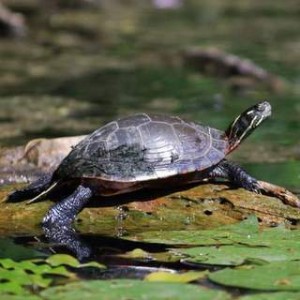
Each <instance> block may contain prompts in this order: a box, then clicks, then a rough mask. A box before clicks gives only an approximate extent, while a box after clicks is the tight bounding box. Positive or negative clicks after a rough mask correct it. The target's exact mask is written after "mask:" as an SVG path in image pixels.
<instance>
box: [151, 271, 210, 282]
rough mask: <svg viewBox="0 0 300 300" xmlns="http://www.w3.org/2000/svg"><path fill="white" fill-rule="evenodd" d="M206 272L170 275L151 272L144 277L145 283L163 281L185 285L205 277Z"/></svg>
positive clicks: (168, 273)
mask: <svg viewBox="0 0 300 300" xmlns="http://www.w3.org/2000/svg"><path fill="white" fill-rule="evenodd" d="M207 274H208V272H207V271H204V272H194V271H190V272H185V273H181V274H179V273H170V272H162V271H158V272H153V273H150V274H149V275H147V276H146V277H145V280H146V281H164V282H181V283H187V282H191V281H195V280H198V279H201V278H204V277H206V276H207Z"/></svg>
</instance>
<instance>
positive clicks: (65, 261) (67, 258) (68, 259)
mask: <svg viewBox="0 0 300 300" xmlns="http://www.w3.org/2000/svg"><path fill="white" fill-rule="evenodd" d="M46 263H48V264H49V265H51V266H53V267H57V266H61V265H66V266H69V267H73V268H77V267H78V266H79V265H80V262H79V261H78V260H77V259H76V258H75V257H73V256H71V255H68V254H54V255H51V256H49V257H48V258H47V259H46Z"/></svg>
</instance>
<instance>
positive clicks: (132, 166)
mask: <svg viewBox="0 0 300 300" xmlns="http://www.w3.org/2000/svg"><path fill="white" fill-rule="evenodd" d="M270 115H271V106H270V104H269V103H268V102H266V101H265V102H261V103H258V104H256V105H254V106H252V107H250V108H248V109H247V110H246V111H245V112H243V113H242V114H241V115H240V116H238V117H237V118H236V119H235V120H234V121H233V122H232V123H231V124H230V125H229V127H228V128H227V130H226V131H225V132H224V131H220V130H218V129H215V128H212V127H209V126H205V125H203V124H199V123H194V122H189V121H185V120H183V119H181V118H179V117H171V116H160V115H150V114H144V113H143V114H138V115H134V116H131V117H127V118H123V119H119V120H117V121H113V122H111V123H108V124H107V125H105V126H103V127H101V128H99V129H97V130H96V131H94V132H93V133H92V134H90V135H89V136H87V137H86V138H85V139H84V140H82V141H81V142H80V143H79V144H78V145H77V146H76V147H74V149H73V150H72V151H71V152H70V153H69V155H68V156H67V157H66V158H65V159H64V160H63V161H62V162H61V164H60V165H59V166H58V168H57V169H56V171H54V173H53V174H51V175H47V176H44V177H42V178H40V179H39V180H37V181H36V182H34V183H32V184H30V185H29V186H28V187H26V188H25V189H23V190H19V191H15V192H14V193H12V194H11V195H10V196H9V197H8V200H9V201H19V200H23V199H30V198H33V197H35V198H34V200H35V199H38V198H41V197H42V196H43V197H44V196H46V195H47V194H49V193H50V192H51V191H53V190H56V191H57V189H58V190H59V189H62V188H64V187H65V186H66V184H67V185H68V186H71V187H72V188H73V192H72V193H71V194H70V195H69V196H68V197H66V198H65V199H62V200H61V201H59V202H57V203H56V204H55V205H54V206H53V207H52V208H51V209H50V210H49V212H48V213H47V214H46V216H45V217H44V219H43V228H44V230H45V233H46V236H48V237H51V238H52V240H54V241H56V242H60V243H69V245H68V246H69V248H71V249H72V250H73V251H75V252H76V254H77V256H79V257H80V258H82V257H84V256H88V255H89V251H88V250H87V249H85V248H84V247H83V248H80V246H79V245H78V243H77V240H76V238H75V237H76V234H75V232H74V230H73V229H72V225H71V224H72V222H73V221H74V219H75V217H76V215H77V214H78V213H79V212H80V211H81V210H82V208H83V207H84V206H85V205H86V204H87V202H88V201H89V200H90V199H91V198H92V197H94V196H97V195H101V196H110V195H116V194H121V193H127V192H132V191H135V190H139V189H143V188H152V187H160V186H163V187H165V186H166V184H170V185H171V184H176V185H179V184H182V185H183V184H187V183H191V182H198V181H199V182H201V181H203V180H206V179H214V178H225V179H227V180H229V181H230V182H232V183H234V184H235V185H236V186H240V187H243V188H245V189H247V190H249V191H253V192H256V193H258V192H259V190H260V189H259V185H258V182H257V180H256V179H255V178H253V177H251V176H250V175H248V174H247V173H246V172H245V171H244V170H243V169H242V168H241V167H240V166H238V165H237V164H235V163H232V162H230V161H228V160H226V159H225V156H226V155H227V154H228V153H230V152H231V151H233V150H234V149H235V148H236V147H237V146H238V145H239V144H240V143H241V141H242V140H244V139H245V138H246V137H247V136H248V135H249V134H250V133H251V132H252V131H253V130H254V129H255V128H256V127H257V126H258V125H259V124H261V122H262V121H264V120H265V119H266V118H267V117H269V116H270ZM70 241H71V243H70Z"/></svg>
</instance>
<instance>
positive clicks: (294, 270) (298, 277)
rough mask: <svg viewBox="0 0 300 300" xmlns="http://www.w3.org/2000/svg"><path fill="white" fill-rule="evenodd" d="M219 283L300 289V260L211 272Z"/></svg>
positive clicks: (261, 288) (242, 286)
mask: <svg viewBox="0 0 300 300" xmlns="http://www.w3.org/2000/svg"><path fill="white" fill-rule="evenodd" d="M208 278H209V279H210V280H211V281H213V282H215V283H218V284H221V285H225V286H231V287H240V288H247V289H253V290H266V291H267V290H268V291H300V261H289V262H284V263H282V262H274V263H269V264H265V265H261V266H255V265H251V266H250V265H248V266H241V267H237V268H235V269H229V268H227V269H223V270H221V271H217V272H214V273H210V274H209V275H208Z"/></svg>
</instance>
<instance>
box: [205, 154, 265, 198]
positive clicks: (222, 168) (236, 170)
mask: <svg viewBox="0 0 300 300" xmlns="http://www.w3.org/2000/svg"><path fill="white" fill-rule="evenodd" d="M218 177H219V178H224V179H227V180H229V181H230V182H232V183H234V184H235V185H237V186H240V187H243V188H244V189H246V190H248V191H252V192H255V193H260V187H259V183H258V181H257V180H256V179H255V178H253V177H252V176H250V175H249V174H248V173H247V172H246V171H245V170H244V169H243V168H242V167H240V166H239V165H238V164H236V163H233V162H230V161H228V160H226V159H223V160H222V161H221V162H220V163H219V164H218V165H217V166H215V167H214V168H213V169H212V170H210V171H209V178H218Z"/></svg>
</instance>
